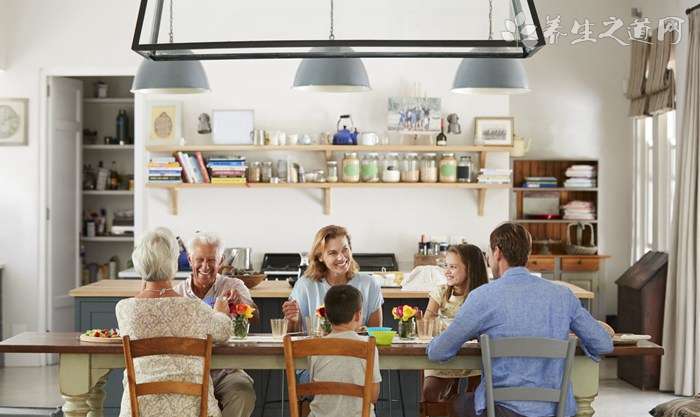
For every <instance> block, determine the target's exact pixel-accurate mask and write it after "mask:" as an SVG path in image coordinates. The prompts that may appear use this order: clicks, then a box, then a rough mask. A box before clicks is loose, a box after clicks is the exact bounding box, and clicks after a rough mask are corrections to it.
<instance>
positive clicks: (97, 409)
mask: <svg viewBox="0 0 700 417" xmlns="http://www.w3.org/2000/svg"><path fill="white" fill-rule="evenodd" d="M106 382H107V374H105V375H104V376H103V377H101V378H100V379H98V380H97V383H96V384H95V386H94V387H92V388H90V392H88V395H87V401H86V402H87V405H88V407H90V411H89V412H88V413H87V417H103V416H104V413H103V411H102V407H103V405H104V402H105V390H104V385H105V383H106Z"/></svg>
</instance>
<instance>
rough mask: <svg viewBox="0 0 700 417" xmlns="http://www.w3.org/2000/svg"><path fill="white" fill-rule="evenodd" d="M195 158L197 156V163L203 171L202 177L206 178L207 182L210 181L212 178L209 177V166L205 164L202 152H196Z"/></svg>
mask: <svg viewBox="0 0 700 417" xmlns="http://www.w3.org/2000/svg"><path fill="white" fill-rule="evenodd" d="M194 156H195V158H197V163H198V164H199V170H200V171H202V178H203V179H204V182H205V183H210V182H211V179H210V178H209V172H207V167H206V165H205V164H204V158H203V157H202V153H201V152H200V151H197V152H195V153H194Z"/></svg>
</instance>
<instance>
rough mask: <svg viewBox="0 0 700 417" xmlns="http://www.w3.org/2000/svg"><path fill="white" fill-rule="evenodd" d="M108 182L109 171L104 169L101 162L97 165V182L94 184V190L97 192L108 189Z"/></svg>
mask: <svg viewBox="0 0 700 417" xmlns="http://www.w3.org/2000/svg"><path fill="white" fill-rule="evenodd" d="M108 182H109V171H108V170H107V169H105V167H104V164H103V163H102V161H100V162H98V163H97V181H96V184H95V189H96V190H98V191H104V190H106V189H107V188H108V187H107V186H108Z"/></svg>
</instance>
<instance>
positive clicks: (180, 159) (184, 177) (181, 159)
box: [174, 152, 192, 183]
mask: <svg viewBox="0 0 700 417" xmlns="http://www.w3.org/2000/svg"><path fill="white" fill-rule="evenodd" d="M174 156H175V159H177V162H178V163H179V164H180V166H181V167H182V182H186V183H188V182H192V180H190V176H189V174H188V173H187V165H185V158H184V157H183V155H182V152H176V153H175V155H174Z"/></svg>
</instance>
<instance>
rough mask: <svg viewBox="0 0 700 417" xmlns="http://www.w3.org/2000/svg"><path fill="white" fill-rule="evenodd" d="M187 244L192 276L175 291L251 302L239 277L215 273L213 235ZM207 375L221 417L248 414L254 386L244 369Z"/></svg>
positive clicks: (217, 251) (217, 250) (218, 250)
mask: <svg viewBox="0 0 700 417" xmlns="http://www.w3.org/2000/svg"><path fill="white" fill-rule="evenodd" d="M188 246H189V247H188V252H189V260H190V265H191V266H192V276H191V277H190V278H188V279H186V280H185V281H183V282H181V283H180V284H178V285H177V286H176V287H175V291H177V292H178V293H179V294H181V295H183V296H184V297H188V298H199V299H202V300H204V299H207V298H210V297H214V298H216V297H227V298H228V299H229V303H236V304H239V303H245V304H249V305H252V306H255V304H254V303H253V299H252V298H251V296H250V291H248V288H246V286H245V284H243V281H241V280H239V279H236V278H230V277H224V276H221V275H219V262H220V260H221V255H222V252H223V248H222V247H221V240H220V239H219V238H218V237H217V236H215V235H213V234H209V233H197V234H196V235H195V237H194V238H193V239H192V240H191V241H190V242H189V245H188ZM256 313H257V308H256ZM211 378H212V382H213V384H214V396H215V397H216V399H217V401H218V402H219V406H220V408H221V414H222V416H223V417H249V416H250V415H251V414H252V412H253V409H254V408H255V390H254V389H253V379H252V378H251V377H250V376H249V375H248V374H247V373H245V372H244V371H243V370H240V369H219V370H214V371H212V373H211Z"/></svg>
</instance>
